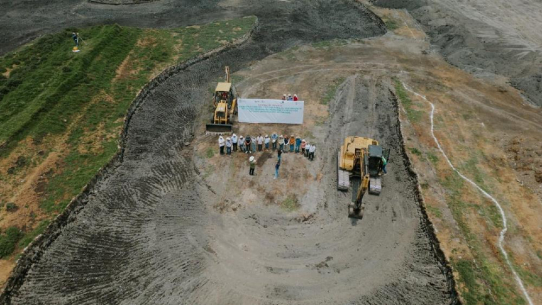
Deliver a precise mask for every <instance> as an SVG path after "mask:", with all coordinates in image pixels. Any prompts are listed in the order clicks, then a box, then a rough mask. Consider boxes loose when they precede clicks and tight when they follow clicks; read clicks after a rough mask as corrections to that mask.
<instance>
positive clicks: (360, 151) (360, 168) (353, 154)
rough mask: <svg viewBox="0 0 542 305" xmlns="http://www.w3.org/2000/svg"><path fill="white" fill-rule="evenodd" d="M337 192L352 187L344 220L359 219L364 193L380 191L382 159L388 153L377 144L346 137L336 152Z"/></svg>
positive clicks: (362, 139) (374, 141) (361, 212)
mask: <svg viewBox="0 0 542 305" xmlns="http://www.w3.org/2000/svg"><path fill="white" fill-rule="evenodd" d="M338 155H339V157H338V168H337V175H338V177H337V189H338V190H341V191H347V190H348V189H350V187H351V188H352V203H351V204H350V205H349V206H348V217H351V218H358V219H360V218H362V217H363V211H364V204H363V196H364V195H365V193H367V192H369V194H374V195H378V194H380V193H381V191H382V167H383V165H384V163H383V160H382V157H384V158H386V160H387V159H388V158H389V155H390V150H389V149H384V148H382V146H380V145H379V144H378V141H376V140H373V139H370V138H364V137H355V136H354V137H347V138H345V140H344V144H343V145H342V146H341V148H340V150H339V152H338Z"/></svg>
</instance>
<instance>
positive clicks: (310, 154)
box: [309, 145, 316, 161]
mask: <svg viewBox="0 0 542 305" xmlns="http://www.w3.org/2000/svg"><path fill="white" fill-rule="evenodd" d="M315 151H316V145H311V148H310V149H309V160H311V161H312V160H314V152H315Z"/></svg>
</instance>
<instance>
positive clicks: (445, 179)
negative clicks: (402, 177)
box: [395, 80, 540, 304]
mask: <svg viewBox="0 0 542 305" xmlns="http://www.w3.org/2000/svg"><path fill="white" fill-rule="evenodd" d="M395 92H396V94H397V96H398V98H399V100H400V101H401V105H402V106H403V109H404V110H405V116H406V118H407V119H408V121H409V122H410V123H411V124H413V125H414V126H415V127H420V126H421V124H425V123H427V122H421V120H422V111H423V110H422V109H423V107H422V105H419V104H417V103H414V102H413V101H412V100H411V99H410V97H409V94H408V93H407V91H406V90H405V89H404V87H403V85H402V84H401V83H400V82H399V81H398V80H395ZM422 128H423V129H425V130H426V129H427V127H426V126H424V127H422ZM445 129H446V128H440V130H445ZM407 142H408V141H407ZM470 151H471V153H472V154H474V152H475V151H476V150H472V149H470ZM410 153H411V154H412V155H411V157H412V158H417V160H415V161H416V162H417V161H419V162H423V161H420V160H427V163H431V164H433V166H437V165H438V163H439V162H444V161H443V160H440V158H439V156H438V155H437V154H438V152H436V151H435V152H425V150H424V152H422V151H421V150H418V149H417V148H410ZM477 158H478V157H477V156H472V157H471V158H470V159H469V160H468V161H466V162H464V163H463V164H461V165H458V169H459V170H460V171H462V172H463V173H465V174H467V175H468V176H469V177H472V179H473V181H474V182H476V183H477V184H478V185H479V186H480V187H481V188H482V189H484V190H487V191H489V192H490V193H493V192H492V191H493V188H492V187H489V186H488V185H487V184H488V182H487V181H489V180H490V178H489V175H487V174H486V173H483V172H481V171H480V170H479V169H478V167H477V164H478V160H477ZM452 161H455V162H458V163H459V161H456V160H452ZM416 162H415V163H416ZM441 171H442V172H443V174H441V175H439V177H438V179H439V180H438V183H439V184H440V185H441V186H442V187H443V188H444V190H445V200H446V204H447V206H448V207H449V209H450V211H451V213H452V216H453V220H454V221H455V223H456V224H457V228H458V229H459V231H460V233H461V234H462V236H463V238H464V239H465V241H466V243H467V244H468V248H469V255H472V257H468V256H467V257H463V256H462V253H461V251H457V253H455V252H454V251H452V252H453V253H452V255H451V261H450V263H451V264H452V267H453V269H454V271H455V272H457V273H456V280H457V283H458V289H459V292H460V294H461V296H462V297H463V300H464V301H465V303H466V304H525V300H524V299H523V298H522V295H521V294H520V292H519V291H518V290H517V287H516V284H515V282H514V279H513V278H512V277H511V276H510V274H509V273H508V266H507V265H505V264H504V262H503V258H502V257H500V253H499V252H497V253H498V254H497V255H498V256H497V257H495V254H494V252H493V251H492V250H494V251H497V250H496V249H493V248H491V247H492V246H491V244H493V243H494V242H495V241H490V245H489V246H488V243H487V242H488V241H487V240H486V239H485V237H484V236H482V235H481V234H479V233H477V232H475V231H476V230H474V228H473V227H474V226H478V227H479V226H480V223H479V222H476V221H474V220H473V218H474V217H475V216H473V215H477V216H476V217H480V218H481V219H483V221H484V223H485V227H486V229H485V230H487V231H491V232H494V233H493V235H494V236H497V235H498V234H499V232H500V230H501V229H502V220H501V216H500V214H499V212H498V211H497V209H496V207H495V206H494V205H493V204H492V203H491V202H489V201H488V200H487V199H485V198H484V197H483V196H482V195H481V194H480V193H479V192H476V191H472V187H471V186H470V185H468V184H467V183H465V182H464V180H463V179H461V178H460V177H459V175H458V174H457V173H455V172H454V171H452V170H451V169H449V168H448V167H444V168H443V169H441ZM421 187H422V192H424V193H425V192H428V191H429V185H428V184H425V185H424V184H423V183H422V184H421ZM424 195H425V196H426V197H427V194H424ZM428 210H429V214H430V215H431V216H432V217H436V218H442V217H443V215H442V212H441V211H440V210H438V208H435V207H431V206H429V205H428ZM488 248H491V249H488ZM520 273H521V271H520ZM522 277H524V278H525V277H527V276H522ZM529 284H532V285H535V286H536V285H540V284H539V283H534V282H531V283H529Z"/></svg>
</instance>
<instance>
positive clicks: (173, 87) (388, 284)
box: [4, 1, 453, 304]
mask: <svg viewBox="0 0 542 305" xmlns="http://www.w3.org/2000/svg"><path fill="white" fill-rule="evenodd" d="M279 4H280V5H279ZM279 4H277V2H274V1H269V2H261V3H258V4H254V3H251V4H250V5H251V6H250V7H247V8H244V9H246V11H247V13H252V14H255V15H257V16H258V17H259V18H260V29H259V30H258V31H257V32H256V33H255V34H254V36H253V39H252V40H251V41H250V42H248V43H246V44H244V45H242V46H241V47H239V48H236V49H232V50H228V51H226V52H224V53H221V54H219V55H217V56H214V57H211V58H209V59H208V60H205V61H201V62H197V63H195V64H194V65H191V66H188V67H186V68H185V69H184V70H182V71H179V73H178V74H175V75H172V76H171V77H169V78H167V79H163V80H161V81H160V82H158V83H156V86H153V87H152V88H151V87H149V88H148V89H149V91H146V92H145V96H144V97H145V98H144V100H143V101H142V103H141V104H140V106H139V108H138V109H137V111H136V112H135V113H134V115H133V116H132V117H131V119H130V124H129V128H128V130H127V135H126V141H125V146H124V152H123V161H122V163H120V164H118V166H117V167H116V168H114V170H113V169H112V168H111V171H110V172H109V173H107V174H106V175H104V176H102V177H101V178H100V179H99V180H98V181H97V182H96V184H94V186H93V187H92V188H91V189H89V190H88V192H87V193H85V196H83V197H82V198H81V202H79V203H76V204H75V205H74V206H73V208H74V210H75V211H74V212H72V213H71V214H70V215H66V216H67V217H65V218H63V223H61V224H60V226H59V227H58V229H57V230H56V231H55V232H54V233H53V234H52V235H50V238H51V240H50V245H49V246H48V247H47V248H44V249H40V251H42V253H41V254H40V255H39V256H38V257H36V261H33V262H32V265H29V266H27V267H29V269H28V270H27V271H28V272H27V273H26V276H25V277H24V278H17V279H16V285H15V286H13V288H14V289H13V290H11V291H9V293H8V294H6V295H4V297H5V298H6V301H7V302H11V303H13V304H33V303H43V302H45V303H76V304H95V303H126V304H138V303H147V302H152V303H159V304H179V303H186V304H208V303H243V302H245V303H250V304H257V303H261V304H267V303H282V304H286V303H287V304H291V303H293V302H305V301H307V300H308V301H311V302H313V301H314V302H320V303H322V304H330V303H338V304H343V303H345V302H358V303H359V302H360V303H363V302H372V303H374V302H377V303H382V304H387V303H389V302H396V301H397V300H401V301H403V302H412V303H416V304H420V303H422V304H423V303H426V304H435V303H436V304H442V303H449V302H450V301H451V299H450V295H449V289H448V287H447V286H446V278H445V276H444V275H443V273H442V270H441V269H440V268H441V267H442V266H441V265H440V264H439V262H438V261H437V259H436V257H435V256H434V253H433V252H432V251H431V242H430V240H429V238H428V235H427V234H426V232H425V229H424V226H423V225H422V223H421V222H420V221H421V220H420V218H421V217H422V215H421V213H420V210H419V206H418V202H417V200H416V195H415V182H414V181H413V180H412V178H411V177H410V174H409V173H408V171H407V167H406V165H405V163H404V160H403V158H402V154H399V153H398V154H397V158H395V159H394V160H393V161H391V162H392V163H391V164H392V165H393V166H394V167H396V170H395V173H394V174H390V176H388V177H387V178H386V179H390V180H394V181H391V182H389V184H388V185H389V190H390V191H389V192H386V193H385V195H383V196H381V197H377V198H378V199H376V201H379V202H380V203H381V204H376V205H374V206H373V207H372V209H374V210H369V211H368V212H367V214H372V213H374V216H375V217H367V219H368V221H363V222H361V223H355V222H354V223H352V222H350V221H349V220H348V219H347V218H346V213H345V211H346V210H345V208H344V206H345V204H346V202H347V201H348V200H349V199H348V198H347V197H340V194H337V192H336V191H335V190H334V188H335V186H334V182H333V178H332V177H334V165H335V162H334V158H335V151H334V148H333V147H334V145H336V144H338V141H339V140H340V138H341V137H343V136H344V134H342V133H340V131H339V130H342V129H343V127H344V126H345V125H344V124H345V122H346V123H348V124H347V126H346V129H344V132H347V131H348V132H351V133H356V134H357V133H371V135H373V136H375V137H380V138H382V143H383V144H384V145H388V146H390V147H392V148H393V149H394V150H396V151H397V152H400V151H401V149H402V147H401V146H400V133H399V129H398V128H397V127H398V119H397V116H396V111H394V110H393V109H394V107H395V106H394V105H393V101H392V100H391V99H390V97H389V95H388V87H387V86H385V85H382V84H380V83H379V82H374V81H372V80H368V79H364V80H362V79H359V78H358V77H357V76H355V77H351V78H350V79H349V80H350V84H348V85H345V87H344V90H345V91H344V92H345V93H341V94H340V95H339V96H338V98H337V99H336V101H334V103H333V104H331V107H332V112H334V113H337V114H336V115H335V114H334V115H333V116H332V117H330V125H329V126H328V128H329V129H326V130H327V131H326V130H322V131H325V132H323V133H322V134H324V135H326V138H323V139H321V140H322V144H323V143H326V142H327V141H329V142H330V143H332V145H330V146H329V147H326V146H325V145H321V147H322V149H321V158H323V159H321V161H317V162H316V163H315V164H318V162H320V163H319V166H321V168H322V173H323V174H324V177H323V178H322V179H323V180H322V183H323V185H324V186H325V187H323V188H321V189H320V190H319V192H323V193H322V195H323V196H322V197H321V198H318V199H317V198H312V199H311V198H307V200H308V201H309V202H310V203H311V204H312V205H313V208H312V209H313V210H314V211H315V212H316V215H317V218H316V219H315V221H314V222H310V223H307V224H305V225H292V221H291V219H290V218H289V217H284V216H280V215H272V214H273V213H274V212H273V210H271V211H264V210H263V207H262V209H260V208H257V206H254V207H253V208H254V209H255V210H254V213H253V214H255V215H254V217H252V218H250V217H249V218H250V219H252V220H254V222H252V221H251V220H249V219H247V218H244V217H243V218H241V217H242V216H243V215H244V214H243V213H246V212H247V211H243V212H242V213H240V214H239V215H238V216H239V217H240V218H238V219H237V220H235V218H233V219H232V218H221V217H220V215H218V214H217V212H216V211H215V210H214V209H213V205H214V204H215V203H216V202H217V200H216V196H219V195H220V194H218V193H217V191H216V190H215V189H214V188H216V187H217V186H218V184H220V181H218V183H217V185H208V184H207V183H206V182H205V181H204V180H203V179H202V178H201V177H199V174H198V169H197V167H196V166H195V165H194V162H193V161H194V156H193V150H191V149H187V148H186V147H185V144H186V143H190V142H191V141H193V140H194V138H193V135H194V128H195V127H196V126H199V122H198V120H197V119H196V120H194V118H197V117H199V115H200V114H201V113H202V110H203V112H205V110H204V109H203V105H205V103H204V102H203V101H207V100H208V99H209V93H208V87H209V86H211V85H212V84H213V83H214V82H215V81H216V78H217V76H220V75H222V69H223V66H225V65H229V66H230V67H231V68H232V70H233V71H236V70H239V69H241V68H244V67H246V66H248V65H250V64H251V63H254V61H256V60H261V59H263V58H264V57H266V56H268V55H270V54H272V53H274V52H278V51H281V50H284V49H285V48H287V47H289V46H292V45H295V44H297V43H303V42H311V41H319V40H324V39H333V38H365V37H369V36H375V35H380V34H383V33H384V32H385V30H384V29H383V24H382V22H381V21H380V19H378V18H377V17H376V16H374V15H373V14H372V13H370V12H368V11H367V10H366V9H364V8H363V7H361V6H357V5H354V4H352V3H351V2H339V3H337V2H334V1H317V2H314V1H299V2H295V3H285V2H280V3H279ZM345 20H348V22H345ZM367 92H369V93H371V94H370V95H369V96H373V97H379V98H378V100H377V99H376V98H375V99H366V93H367ZM343 101H344V102H343ZM366 109H370V110H373V111H372V112H371V111H369V112H365V111H364V110H366ZM369 113H370V114H369ZM205 117H207V116H205ZM376 122H378V124H375V123H376ZM375 125H376V126H377V127H376V129H375ZM192 143H194V142H192ZM286 158H287V157H285V159H286ZM216 175H219V173H216ZM226 191H227V190H226ZM213 196H215V197H213ZM303 203H304V201H301V204H303ZM255 204H257V202H255ZM258 214H259V215H258ZM245 216H246V215H245ZM285 228H288V229H290V231H285ZM236 230H237V231H238V232H241V231H242V232H245V234H247V235H246V236H245V237H246V238H245V239H244V240H243V241H242V242H243V243H246V244H247V247H249V248H248V249H250V245H253V246H254V248H253V252H252V255H253V256H254V257H256V258H257V259H258V261H259V262H262V261H261V260H263V262H264V263H262V264H260V265H259V267H262V268H264V269H265V270H266V271H265V272H264V273H262V274H254V273H253V270H249V269H250V268H249V269H246V266H245V265H244V262H245V261H246V259H245V258H244V257H243V254H242V252H239V251H240V250H239V249H236V248H235V247H241V249H243V247H242V245H241V244H239V242H241V241H240V240H237V241H236V240H235V238H239V237H240V236H239V235H238V234H236V233H235V232H236ZM232 238H233V240H231V239H232ZM230 241H231V243H230ZM216 243H219V244H220V243H223V244H225V245H226V247H225V248H224V249H221V248H219V247H216ZM228 247H233V248H231V249H228ZM281 248H284V249H285V250H283V251H280V250H279V249H281ZM271 250H274V251H275V252H270V251H271ZM236 253H237V254H236ZM273 253H274V254H273ZM247 255H248V254H247ZM382 257H387V258H386V259H382ZM367 260H369V261H370V262H373V263H374V264H375V265H373V264H371V263H366V261H367ZM332 261H333V262H332ZM335 262H337V263H335ZM364 262H365V263H364ZM217 266H220V267H221V268H220V270H215V269H216V267H217ZM235 266H240V267H242V266H244V268H245V269H246V270H245V269H241V270H236V269H235V268H234V267H235ZM330 266H332V267H330ZM232 268H233V269H232ZM232 271H238V272H237V273H231V272H232ZM326 273H327V275H325V274H326ZM324 277H325V278H324ZM352 278H356V280H352ZM51 279H54V280H51ZM252 279H253V280H254V281H253V280H252ZM320 280H324V283H327V284H326V285H322V283H320ZM338 282H343V284H345V285H347V286H344V287H342V288H341V285H337V283H338ZM232 283H233V284H235V283H237V285H234V286H232ZM360 287H362V288H363V289H361V290H360ZM332 288H333V289H332ZM335 288H336V289H339V290H337V291H335ZM211 292H215V293H216V294H214V293H211ZM452 300H453V299H452Z"/></svg>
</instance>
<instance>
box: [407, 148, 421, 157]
mask: <svg viewBox="0 0 542 305" xmlns="http://www.w3.org/2000/svg"><path fill="white" fill-rule="evenodd" d="M409 150H410V152H411V153H413V154H415V155H416V156H421V155H422V152H421V151H420V150H419V149H417V148H416V147H410V148H409Z"/></svg>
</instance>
